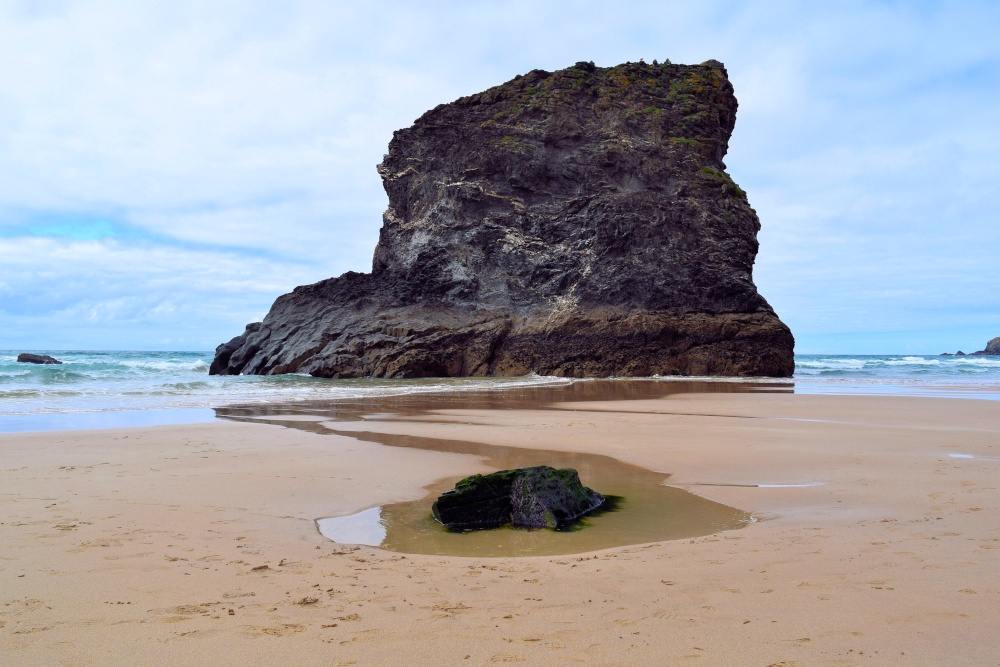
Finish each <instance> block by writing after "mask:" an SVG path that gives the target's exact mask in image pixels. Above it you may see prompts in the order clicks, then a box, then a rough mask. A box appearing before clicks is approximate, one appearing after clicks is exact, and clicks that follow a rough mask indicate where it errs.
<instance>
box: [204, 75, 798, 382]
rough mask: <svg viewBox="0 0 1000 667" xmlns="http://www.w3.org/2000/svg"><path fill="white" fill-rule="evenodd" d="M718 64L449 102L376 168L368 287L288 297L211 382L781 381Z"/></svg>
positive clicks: (221, 357) (402, 136) (352, 281)
mask: <svg viewBox="0 0 1000 667" xmlns="http://www.w3.org/2000/svg"><path fill="white" fill-rule="evenodd" d="M736 108H737V102H736V98H735V96H734V95H733V88H732V85H731V84H730V82H729V80H728V78H727V74H726V70H725V68H724V67H723V66H722V64H721V63H718V62H716V61H708V62H706V63H703V64H701V65H673V64H669V63H667V64H657V63H655V62H654V63H653V64H646V63H641V62H640V63H626V64H623V65H619V66H617V67H609V68H600V67H595V66H594V65H593V63H582V62H581V63H577V64H576V65H575V66H573V67H569V68H567V69H563V70H559V71H557V72H545V71H542V70H534V71H532V72H529V73H528V74H526V75H524V76H517V77H515V78H514V79H513V80H511V81H508V82H507V83H504V84H502V85H500V86H497V87H495V88H491V89H489V90H487V91H485V92H482V93H479V94H476V95H471V96H469V97H463V98H460V99H458V100H456V101H455V102H452V103H451V104H443V105H440V106H438V107H436V108H435V109H433V110H431V111H428V112H427V113H425V114H424V115H423V116H421V117H420V118H419V119H418V120H417V121H416V122H415V123H414V124H413V126H412V127H410V128H407V129H404V130H400V131H397V132H396V133H395V134H394V136H393V139H392V141H391V142H390V144H389V153H388V154H387V155H386V156H385V159H384V160H383V161H382V163H381V164H380V165H379V166H378V171H379V174H380V175H381V176H382V180H383V185H384V187H385V191H386V193H387V194H388V197H389V207H388V209H387V210H386V212H385V214H384V216H383V226H382V229H381V233H380V238H379V242H378V245H377V247H376V248H375V256H374V260H373V265H372V272H371V273H367V274H361V273H353V272H349V273H346V274H344V275H342V276H340V277H339V278H331V279H329V280H324V281H321V282H319V283H316V284H314V285H307V286H303V287H297V288H296V289H295V290H294V291H293V292H292V293H290V294H286V295H284V296H282V297H280V298H278V300H277V301H276V302H275V303H274V305H273V306H272V308H271V310H270V312H269V313H268V315H267V317H265V318H264V321H263V322H259V323H254V324H251V325H249V326H248V327H247V329H246V331H245V332H244V333H243V334H241V335H239V336H237V337H236V338H234V339H233V340H231V341H229V342H228V343H225V344H223V345H220V346H219V347H218V349H217V350H216V357H215V360H214V361H213V363H212V366H211V370H210V372H211V373H214V374H237V373H254V374H274V373H292V372H295V373H308V374H311V375H314V376H320V377H334V378H336V377H340V378H353V377H390V378H405V377H427V376H468V375H522V374H527V373H532V372H534V373H539V374H542V375H561V376H571V377H583V376H613V375H626V376H648V375H654V374H661V375H720V376H790V375H791V374H792V371H793V359H792V348H793V345H794V341H793V338H792V334H791V332H790V331H789V329H788V327H787V326H785V325H784V324H783V323H782V322H781V321H780V320H779V319H778V317H777V316H776V315H775V313H774V311H773V310H772V309H771V307H770V306H769V305H768V303H767V301H765V300H764V298H763V297H762V296H761V295H760V294H758V292H757V289H756V287H755V286H754V283H753V279H752V269H753V264H754V258H755V257H756V253H757V247H758V244H757V231H758V230H759V228H760V223H759V221H758V219H757V215H756V213H755V212H754V210H753V209H752V208H751V207H750V205H749V203H748V202H747V197H746V193H745V192H744V191H743V190H742V189H741V188H740V187H739V186H738V185H737V184H736V183H735V182H734V181H733V180H732V178H730V176H729V175H728V174H727V173H726V171H725V164H724V163H723V157H724V156H725V154H726V151H727V148H728V141H729V137H730V134H731V133H732V130H733V126H734V123H735V120H736Z"/></svg>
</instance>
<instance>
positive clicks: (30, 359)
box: [17, 352, 62, 364]
mask: <svg viewBox="0 0 1000 667" xmlns="http://www.w3.org/2000/svg"><path fill="white" fill-rule="evenodd" d="M17 360H18V361H19V362H21V363H22V364H61V363H62V362H61V361H59V360H58V359H56V358H55V357H50V356H49V355H47V354H31V353H30V352H22V353H21V354H19V355H17Z"/></svg>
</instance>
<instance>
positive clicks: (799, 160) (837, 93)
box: [0, 0, 1000, 347]
mask: <svg viewBox="0 0 1000 667" xmlns="http://www.w3.org/2000/svg"><path fill="white" fill-rule="evenodd" d="M998 23H1000V8H998V7H997V6H995V5H994V4H991V3H986V2H969V3H964V4H963V5H962V7H961V8H960V9H956V8H955V7H954V6H953V5H946V4H945V5H928V4H926V3H918V4H913V5H905V4H899V3H883V2H874V1H871V2H865V1H861V0H855V1H852V2H848V3H840V4H837V5H833V6H828V5H822V4H804V3H799V2H791V1H788V2H781V1H774V2H759V3H756V2H755V3H739V2H732V1H727V0H719V1H716V2H702V3H690V2H656V3H652V2H628V1H625V2H618V3H613V4H608V3H603V2H597V1H596V0H581V1H579V2H575V3H573V4H572V6H569V5H567V4H566V3H538V2H526V1H520V0H518V1H507V2H499V3H489V4H481V5H477V4H470V3H456V2H445V1H429V2H426V3H404V2H392V1H388V0H386V1H384V2H381V3H367V2H362V3H355V2H351V3H348V2H328V1H320V0H315V1H313V0H298V1H294V2H287V3H282V4H280V5H278V4H275V3H268V2H238V3H237V2H225V1H223V2H213V3H200V2H194V1H193V0H176V1H174V2H149V3H123V2H113V1H111V0H107V1H100V0H96V1H91V2H72V1H67V2H39V1H31V2H20V3H7V4H6V5H5V6H4V8H3V9H0V60H2V61H3V62H4V63H5V67H4V68H0V234H2V233H4V229H5V228H6V229H7V230H8V231H7V233H6V235H7V236H8V237H10V236H11V235H12V234H13V235H16V236H17V237H18V238H17V240H16V241H13V240H11V239H10V238H8V239H6V240H3V239H0V241H2V243H0V261H2V262H10V263H9V264H8V263H5V264H4V265H3V267H2V268H0V286H2V287H0V293H3V294H4V303H3V304H0V308H2V309H6V310H7V311H8V312H10V310H9V309H10V308H11V307H12V306H11V305H10V304H11V303H16V304H20V305H19V307H22V306H23V305H24V299H23V297H22V295H24V294H27V293H33V294H35V295H36V297H37V298H36V306H37V307H36V308H35V309H34V310H32V311H31V314H30V315H29V314H26V313H22V314H20V315H18V317H20V318H22V319H20V320H18V321H17V323H16V324H15V325H12V326H11V327H8V328H7V330H6V333H5V334H4V336H5V337H10V336H13V335H14V333H13V332H15V331H21V332H24V335H26V336H30V335H35V336H47V335H50V333H49V332H50V331H51V330H52V328H53V327H52V326H51V323H54V322H56V321H57V320H58V318H59V317H64V318H72V317H80V318H82V319H84V320H86V319H87V315H85V313H97V315H98V317H97V320H96V321H95V323H94V324H93V327H94V329H93V331H97V330H98V328H99V326H100V324H99V322H105V323H113V324H114V326H115V327H118V329H116V330H115V331H116V333H115V335H116V336H118V335H120V336H122V337H125V336H127V335H128V331H129V327H137V328H135V329H133V331H134V332H135V336H136V337H137V338H138V337H143V336H146V335H147V334H148V331H147V329H142V328H141V327H143V326H147V327H148V326H152V325H147V324H142V323H143V322H154V321H155V322H156V323H157V326H158V327H160V328H161V329H163V331H164V332H167V333H162V334H161V335H160V339H170V340H174V341H176V340H181V339H187V340H192V339H193V337H196V336H197V335H198V334H197V330H198V323H199V322H202V323H204V324H203V326H202V330H203V331H206V332H209V333H206V334H205V335H204V336H203V338H205V339H208V338H212V340H215V341H216V342H221V340H223V339H226V338H228V337H229V336H230V335H231V334H235V333H238V331H239V329H240V328H241V326H242V323H243V322H244V321H245V320H246V319H250V317H249V316H248V315H247V313H253V314H255V315H256V314H260V313H261V312H262V311H265V310H266V308H267V306H268V305H269V304H270V301H271V299H273V298H274V296H276V295H277V294H279V293H281V292H285V291H288V290H289V289H291V288H292V287H294V286H295V285H297V284H300V283H303V282H311V281H314V280H317V279H319V278H322V277H326V276H330V275H336V274H339V273H341V272H342V271H344V270H347V269H354V270H366V269H367V268H368V267H369V265H370V258H371V252H372V249H373V247H374V243H375V239H376V238H377V231H378V227H379V226H380V214H381V211H382V210H383V208H384V207H385V196H384V193H383V192H382V190H381V185H380V182H379V179H378V176H377V174H376V172H375V168H374V167H375V164H376V163H377V162H379V161H380V160H381V158H382V155H383V153H384V152H385V150H386V145H387V144H388V141H389V139H390V138H391V136H392V131H393V130H395V129H398V128H401V127H405V126H408V125H409V124H411V123H412V122H413V120H414V119H415V118H416V117H417V116H419V115H420V114H421V113H423V112H424V111H425V110H427V109H429V108H432V107H433V106H435V105H437V104H439V103H441V102H448V101H451V100H453V99H455V98H456V97H459V96H461V95H465V94H469V93H472V92H476V91H478V90H482V89H485V88H487V87H489V86H492V85H495V84H498V83H501V82H502V81H504V80H506V79H508V78H510V77H511V76H513V75H514V74H517V73H523V72H525V71H527V70H529V69H532V68H536V67H538V68H545V69H555V68H559V67H564V66H567V65H569V64H572V63H573V62H575V61H577V60H581V59H582V60H594V61H595V62H596V63H597V64H599V65H613V64H616V63H618V62H623V61H626V60H638V59H639V58H640V57H642V58H645V59H646V60H652V59H654V58H657V59H660V60H663V59H665V58H669V59H671V60H672V61H674V62H701V61H703V60H706V59H708V58H716V59H719V60H722V61H724V62H725V63H726V65H727V67H728V69H729V72H730V76H731V79H732V80H733V83H734V86H735V87H736V93H737V96H738V98H739V99H740V110H739V115H738V121H737V127H736V133H735V135H734V137H733V140H732V142H731V143H732V146H731V152H730V156H729V157H728V158H727V164H728V165H729V168H730V171H731V173H732V174H733V176H734V178H735V179H736V180H737V182H739V183H740V184H741V185H742V186H743V187H744V188H745V189H747V191H748V192H749V193H750V199H751V204H753V205H754V206H755V207H756V208H757V210H758V212H759V214H760V216H761V220H762V223H763V230H762V233H761V242H762V247H761V254H760V256H759V258H758V265H757V272H756V275H757V279H758V284H759V285H760V287H761V290H762V292H763V293H764V295H765V296H766V297H767V298H768V299H769V300H770V301H771V302H772V303H773V304H774V305H775V306H776V307H777V308H778V310H779V313H780V314H781V315H782V316H783V317H785V318H786V319H787V320H788V321H789V322H790V323H791V324H792V327H793V330H796V331H803V332H809V335H811V333H812V332H822V331H833V330H834V329H835V328H836V330H845V329H844V327H846V326H848V323H849V324H850V326H857V327H860V329H858V330H864V329H865V328H866V327H867V328H868V329H869V330H871V331H878V330H888V329H891V328H895V329H897V330H898V329H900V328H902V327H908V326H917V324H915V323H919V322H920V321H921V320H927V318H928V317H932V318H933V319H935V324H936V325H939V328H941V329H942V330H944V329H948V330H950V331H952V332H953V334H949V335H957V334H955V333H954V332H958V331H960V330H961V328H962V327H963V326H965V324H963V323H968V322H973V321H976V320H977V319H978V318H981V311H982V307H976V306H975V304H974V303H971V301H975V299H973V298H970V303H969V304H967V305H966V306H965V307H964V310H963V309H957V310H954V311H951V312H948V313H937V314H934V315H933V316H930V315H928V314H927V312H928V311H927V307H926V305H927V304H929V303H933V302H934V301H935V300H937V299H940V298H941V296H942V295H943V294H951V295H963V296H962V298H964V295H974V296H975V298H978V299H980V301H979V303H987V304H989V307H994V305H995V304H996V302H995V300H990V298H989V296H988V295H991V294H996V293H1000V276H998V272H997V269H996V266H995V260H994V259H993V258H992V257H991V254H992V253H991V251H990V249H991V248H995V247H996V243H997V241H1000V237H998V235H1000V231H997V230H998V227H997V225H996V224H995V216H994V214H993V209H994V206H993V203H992V197H993V196H994V195H993V194H992V193H993V192H994V191H995V187H994V185H993V176H992V173H993V171H994V169H993V167H994V165H995V164H997V162H998V161H1000V155H998V153H1000V133H998V131H997V130H996V129H995V120H996V118H997V117H998V116H1000V114H998V111H1000V109H998V107H1000V92H998V91H1000V85H997V84H1000V65H998V63H1000V47H998V46H997V40H996V39H995V38H994V35H993V34H992V33H993V31H994V29H995V26H996V25H997V24H998ZM74 216H81V217H84V218H87V217H98V218H102V219H103V218H107V219H109V220H111V221H113V222H115V223H117V224H119V226H124V227H128V226H131V227H133V228H139V229H142V230H145V232H146V236H147V237H148V238H146V239H145V240H143V241H142V242H140V241H128V242H126V241H120V242H118V245H115V242H114V241H112V240H108V241H104V242H95V245H93V246H87V245H86V244H81V243H70V242H56V241H52V240H44V239H42V240H38V239H35V240H32V239H31V238H28V237H27V236H26V234H29V233H30V230H31V229H32V228H33V227H32V225H35V228H36V230H37V229H38V228H40V227H41V226H44V225H47V224H50V222H51V220H53V219H56V220H59V219H62V218H65V219H73V218H74ZM36 221H37V222H36ZM12 226H13V227H16V228H17V229H18V231H17V232H13V231H10V230H11V229H12ZM26 230H27V231H26ZM10 243H16V244H17V245H18V247H20V248H21V249H22V250H26V251H28V252H23V253H22V255H23V256H17V257H15V256H14V255H17V254H18V253H16V252H12V251H11V250H10V248H9V247H8V246H9V244H10ZM32 243H42V244H46V243H48V244H50V245H47V246H44V247H41V246H39V247H35V246H32V245H31V244H32ZM4 244H7V245H4ZM4 248H7V250H4ZM54 262H61V264H60V265H59V266H56V267H54ZM956 267H958V268H957V269H956ZM123 284H128V285H134V286H135V292H128V291H127V290H125V291H123V288H122V287H121V285H123ZM83 285H86V287H87V290H83V289H82V287H79V286H83ZM78 287H79V288H78ZM886 293H895V294H898V298H897V301H898V304H897V306H896V307H894V308H886V307H884V306H878V305H876V304H877V303H882V302H884V301H885V300H886V299H885V298H884V297H878V296H877V295H878V294H886ZM11 294H13V295H14V298H13V300H12V299H11V298H10V297H9V295H11ZM984 299H985V301H984ZM227 300H228V301H227ZM879 300H880V301H879ZM46 304H47V307H50V308H51V310H50V311H45V310H44V307H45V306H46ZM199 304H202V305H199ZM209 304H210V305H209ZM46 313H48V314H46ZM209 313H214V314H213V315H209ZM872 313H875V315H872ZM25 318H27V319H25ZM32 318H34V319H32ZM39 318H40V319H39ZM39 323H43V324H39ZM107 326H109V327H110V326H111V325H110V324H108V325H107ZM838 327H839V328H838ZM949 327H950V329H949ZM109 330H110V329H109ZM170 331H178V332H181V331H183V332H184V333H183V334H180V333H178V334H177V335H173V334H170V333H169V332H170ZM143 332H145V333H143ZM76 333H78V334H79V335H84V334H83V333H80V332H76ZM140 334H141V336H140ZM18 335H20V334H18ZM88 335H89V334H88ZM95 335H96V334H95ZM123 339H124V338H123ZM11 340H13V339H11ZM137 345H138V344H137ZM2 346H3V342H2V339H0V347H2ZM966 346H967V345H966Z"/></svg>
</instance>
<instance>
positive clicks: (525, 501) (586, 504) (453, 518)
mask: <svg viewBox="0 0 1000 667" xmlns="http://www.w3.org/2000/svg"><path fill="white" fill-rule="evenodd" d="M603 504H604V496H602V495H601V494H599V493H598V492H597V491H594V490H593V489H589V488H587V487H586V486H584V485H583V484H582V483H581V482H580V476H579V474H577V472H576V471H575V470H573V469H572V468H560V469H556V468H552V467H550V466H535V467H534V468H517V469H516V470H501V471H499V472H495V473H492V474H490V475H473V476H471V477H466V478H465V479H463V480H461V481H460V482H459V483H458V484H456V485H455V488H453V489H449V490H448V491H445V492H444V493H442V494H441V495H440V496H438V499H437V500H436V501H435V502H434V505H433V507H432V508H431V512H432V513H433V514H434V518H435V519H437V520H438V521H439V522H441V523H442V524H444V525H445V526H447V527H448V528H451V529H453V530H482V529H487V528H500V527H502V526H510V525H513V526H515V527H517V528H552V529H555V528H564V527H565V526H568V525H570V524H572V523H573V522H574V521H576V520H577V519H579V518H580V517H582V516H583V515H584V514H586V513H588V512H593V511H594V510H596V509H598V508H599V507H601V505H603Z"/></svg>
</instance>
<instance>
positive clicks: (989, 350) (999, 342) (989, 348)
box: [973, 336, 1000, 356]
mask: <svg viewBox="0 0 1000 667" xmlns="http://www.w3.org/2000/svg"><path fill="white" fill-rule="evenodd" d="M973 354H988V355H997V356H1000V336H997V337H996V338H994V339H993V340H991V341H990V342H988V343H986V349H985V350H980V351H979V352H973Z"/></svg>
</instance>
